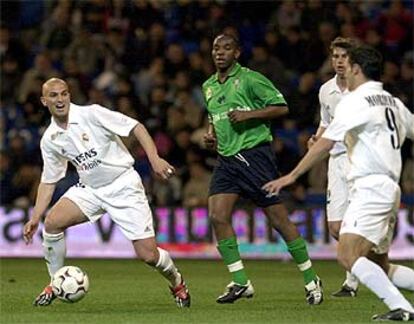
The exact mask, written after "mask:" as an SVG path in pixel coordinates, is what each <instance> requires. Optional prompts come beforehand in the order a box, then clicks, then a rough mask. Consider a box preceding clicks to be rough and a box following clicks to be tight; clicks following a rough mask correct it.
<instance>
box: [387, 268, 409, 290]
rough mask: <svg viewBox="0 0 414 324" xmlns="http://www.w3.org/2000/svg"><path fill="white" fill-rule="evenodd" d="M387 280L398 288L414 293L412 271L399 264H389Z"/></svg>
mask: <svg viewBox="0 0 414 324" xmlns="http://www.w3.org/2000/svg"><path fill="white" fill-rule="evenodd" d="M388 278H390V280H391V281H392V283H393V284H394V285H395V286H397V287H398V288H403V289H407V290H411V291H414V270H413V269H411V268H409V267H405V266H402V265H399V264H392V263H390V269H389V270H388Z"/></svg>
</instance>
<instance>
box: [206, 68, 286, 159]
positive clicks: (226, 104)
mask: <svg viewBox="0 0 414 324" xmlns="http://www.w3.org/2000/svg"><path fill="white" fill-rule="evenodd" d="M203 93H204V98H205V101H206V103H207V110H208V113H209V118H210V122H211V123H212V124H213V125H214V129H215V131H216V136H217V150H218V153H219V154H220V155H224V156H231V155H235V154H237V153H238V152H239V151H241V150H245V149H249V148H252V147H255V146H256V145H258V144H260V143H263V142H270V141H271V140H272V134H271V131H270V122H269V121H266V120H260V119H250V120H246V121H244V122H240V123H231V122H230V120H229V118H228V116H227V113H228V112H230V111H232V110H244V111H250V110H256V109H262V108H265V107H267V106H271V105H280V104H284V105H286V101H285V99H284V98H283V95H282V94H281V93H280V92H279V90H277V89H276V88H275V86H274V85H273V84H272V82H271V81H270V80H268V79H267V78H266V77H265V76H263V75H262V74H260V73H258V72H255V71H252V70H250V69H248V68H245V67H242V66H241V65H240V64H238V63H236V65H235V66H234V67H233V69H232V70H231V71H230V73H229V76H228V78H227V79H226V81H225V82H224V83H220V82H219V80H218V76H217V73H216V74H214V75H212V76H211V77H210V78H209V79H208V80H207V81H206V82H204V84H203Z"/></svg>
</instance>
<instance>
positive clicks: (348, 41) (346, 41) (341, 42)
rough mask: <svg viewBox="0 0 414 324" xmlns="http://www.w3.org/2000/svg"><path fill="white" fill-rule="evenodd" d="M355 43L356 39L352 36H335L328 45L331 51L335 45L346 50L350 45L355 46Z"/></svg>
mask: <svg viewBox="0 0 414 324" xmlns="http://www.w3.org/2000/svg"><path fill="white" fill-rule="evenodd" d="M357 45H358V42H357V40H355V39H353V38H349V37H346V38H345V37H337V38H335V39H334V40H333V41H332V42H331V46H330V47H329V49H330V50H331V53H332V52H333V50H334V48H336V47H339V48H343V49H344V50H346V51H348V50H349V49H350V48H351V47H355V46H357Z"/></svg>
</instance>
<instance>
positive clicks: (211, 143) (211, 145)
mask: <svg viewBox="0 0 414 324" xmlns="http://www.w3.org/2000/svg"><path fill="white" fill-rule="evenodd" d="M203 140H204V145H205V146H206V148H208V149H210V150H214V149H216V145H217V138H216V136H215V135H214V134H213V133H205V134H204V136H203Z"/></svg>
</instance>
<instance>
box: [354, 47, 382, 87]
mask: <svg viewBox="0 0 414 324" xmlns="http://www.w3.org/2000/svg"><path fill="white" fill-rule="evenodd" d="M348 57H349V63H350V64H351V65H352V64H358V65H359V66H360V67H361V70H362V73H363V74H364V75H365V77H366V78H368V79H370V80H379V79H380V77H381V73H382V55H381V53H380V52H378V51H377V50H376V49H375V48H373V47H372V46H368V45H360V46H356V47H351V48H350V49H349V50H348Z"/></svg>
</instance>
